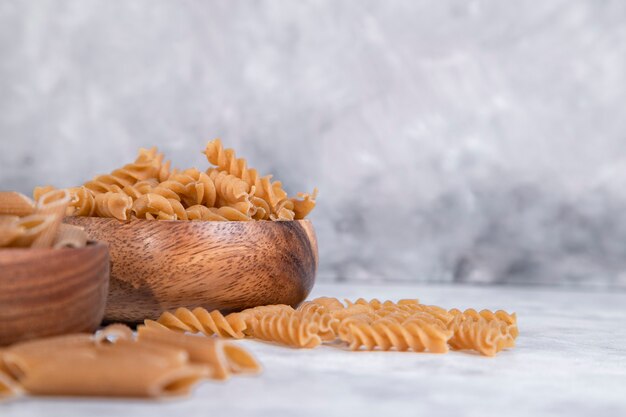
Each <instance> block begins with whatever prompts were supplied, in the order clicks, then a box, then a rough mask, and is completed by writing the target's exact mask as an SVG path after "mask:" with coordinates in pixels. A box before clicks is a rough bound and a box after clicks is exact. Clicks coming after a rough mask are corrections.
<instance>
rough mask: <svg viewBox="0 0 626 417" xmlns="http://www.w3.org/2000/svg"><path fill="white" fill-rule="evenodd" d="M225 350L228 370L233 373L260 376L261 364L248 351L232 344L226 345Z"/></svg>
mask: <svg viewBox="0 0 626 417" xmlns="http://www.w3.org/2000/svg"><path fill="white" fill-rule="evenodd" d="M223 349H224V355H225V356H226V361H227V363H228V368H229V370H230V371H231V372H232V373H234V374H258V373H259V372H261V369H262V368H261V364H260V363H259V362H258V361H257V360H256V358H255V357H254V356H252V355H251V354H250V352H248V351H247V350H246V349H244V348H242V347H241V346H237V345H235V344H232V343H225V344H224V346H223Z"/></svg>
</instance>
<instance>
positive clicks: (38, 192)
mask: <svg viewBox="0 0 626 417" xmlns="http://www.w3.org/2000/svg"><path fill="white" fill-rule="evenodd" d="M54 190H56V188H55V187H53V186H52V185H44V186H42V187H35V188H34V189H33V200H35V201H39V199H40V198H41V196H42V195H44V194H46V193H47V192H50V191H54Z"/></svg>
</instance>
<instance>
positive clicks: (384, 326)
mask: <svg viewBox="0 0 626 417" xmlns="http://www.w3.org/2000/svg"><path fill="white" fill-rule="evenodd" d="M451 336H452V331H451V330H448V329H445V328H442V327H441V326H438V325H436V324H432V323H431V322H430V321H428V320H424V319H422V318H419V317H412V318H409V319H407V320H405V321H404V322H402V323H399V322H397V321H394V320H388V319H379V320H376V321H374V322H373V323H368V322H366V321H354V322H352V323H350V324H349V331H348V332H345V333H342V334H341V335H340V337H341V338H342V340H344V341H346V342H348V343H349V346H350V349H352V350H359V349H361V348H365V350H374V349H380V350H390V349H392V348H393V349H395V350H398V351H406V350H409V349H411V350H413V351H414V352H423V351H426V350H427V351H429V352H432V353H446V352H447V351H448V344H447V341H448V339H450V337H451Z"/></svg>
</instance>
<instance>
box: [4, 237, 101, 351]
mask: <svg viewBox="0 0 626 417" xmlns="http://www.w3.org/2000/svg"><path fill="white" fill-rule="evenodd" d="M108 287H109V252H108V250H107V246H106V245H105V244H102V243H89V244H88V245H87V246H85V247H84V248H80V249H18V248H11V249H0V345H7V344H11V343H15V342H18V341H22V340H28V339H33V338H37V337H43V336H52V335H59V334H66V333H75V332H92V331H94V330H96V329H97V328H98V326H99V325H100V323H101V322H102V318H103V316H104V307H105V304H106V297H107V292H108Z"/></svg>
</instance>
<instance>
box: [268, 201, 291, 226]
mask: <svg viewBox="0 0 626 417" xmlns="http://www.w3.org/2000/svg"><path fill="white" fill-rule="evenodd" d="M292 207H293V204H292V202H291V201H290V200H288V199H284V200H281V201H280V202H278V204H277V205H276V207H275V209H274V212H275V213H272V214H270V220H274V221H288V220H293V219H294V218H295V213H294V211H293V209H292Z"/></svg>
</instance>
